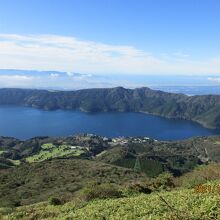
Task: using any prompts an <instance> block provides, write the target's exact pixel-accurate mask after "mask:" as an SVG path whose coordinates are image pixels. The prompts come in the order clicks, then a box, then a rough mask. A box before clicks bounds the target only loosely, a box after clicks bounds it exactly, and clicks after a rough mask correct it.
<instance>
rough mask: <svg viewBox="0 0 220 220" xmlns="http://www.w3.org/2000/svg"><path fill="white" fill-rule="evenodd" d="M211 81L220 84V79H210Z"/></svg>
mask: <svg viewBox="0 0 220 220" xmlns="http://www.w3.org/2000/svg"><path fill="white" fill-rule="evenodd" d="M208 80H209V81H212V82H215V83H220V77H208Z"/></svg>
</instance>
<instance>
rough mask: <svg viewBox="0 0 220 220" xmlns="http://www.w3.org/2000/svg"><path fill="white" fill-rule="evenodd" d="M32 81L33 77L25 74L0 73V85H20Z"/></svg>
mask: <svg viewBox="0 0 220 220" xmlns="http://www.w3.org/2000/svg"><path fill="white" fill-rule="evenodd" d="M33 81H34V77H32V76H27V75H0V85H1V86H2V87H17V86H19V87H22V86H26V85H27V84H30V83H32V82H33Z"/></svg>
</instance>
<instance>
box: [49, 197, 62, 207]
mask: <svg viewBox="0 0 220 220" xmlns="http://www.w3.org/2000/svg"><path fill="white" fill-rule="evenodd" d="M48 203H49V205H61V203H62V202H61V200H60V199H58V198H55V197H50V198H49V199H48Z"/></svg>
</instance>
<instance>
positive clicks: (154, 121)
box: [0, 106, 220, 140]
mask: <svg viewBox="0 0 220 220" xmlns="http://www.w3.org/2000/svg"><path fill="white" fill-rule="evenodd" d="M79 133H92V134H97V135H102V136H106V137H116V136H148V137H151V138H154V139H158V140H180V139H185V138H189V137H193V136H206V135H215V134H220V131H218V130H211V129H207V128H204V127H202V126H201V125H199V124H197V123H194V122H190V121H185V120H173V119H166V118H162V117H159V116H153V115H149V114H144V113H132V112H126V113H124V112H123V113H122V112H107V113H84V112H80V111H69V110H68V111H66V110H56V111H45V110H40V109H34V108H28V107H14V106H0V136H11V137H16V138H19V139H28V138H31V137H35V136H67V135H73V134H79Z"/></svg>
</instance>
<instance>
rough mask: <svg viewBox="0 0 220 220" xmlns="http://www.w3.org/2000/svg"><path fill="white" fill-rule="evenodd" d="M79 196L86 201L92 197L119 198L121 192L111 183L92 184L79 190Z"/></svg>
mask: <svg viewBox="0 0 220 220" xmlns="http://www.w3.org/2000/svg"><path fill="white" fill-rule="evenodd" d="M81 197H82V199H84V200H86V201H90V200H93V199H108V198H120V197H122V192H121V190H120V189H119V188H118V187H117V186H116V185H113V184H107V183H103V184H100V185H98V184H92V185H90V186H88V187H86V188H84V189H83V190H82V191H81Z"/></svg>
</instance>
